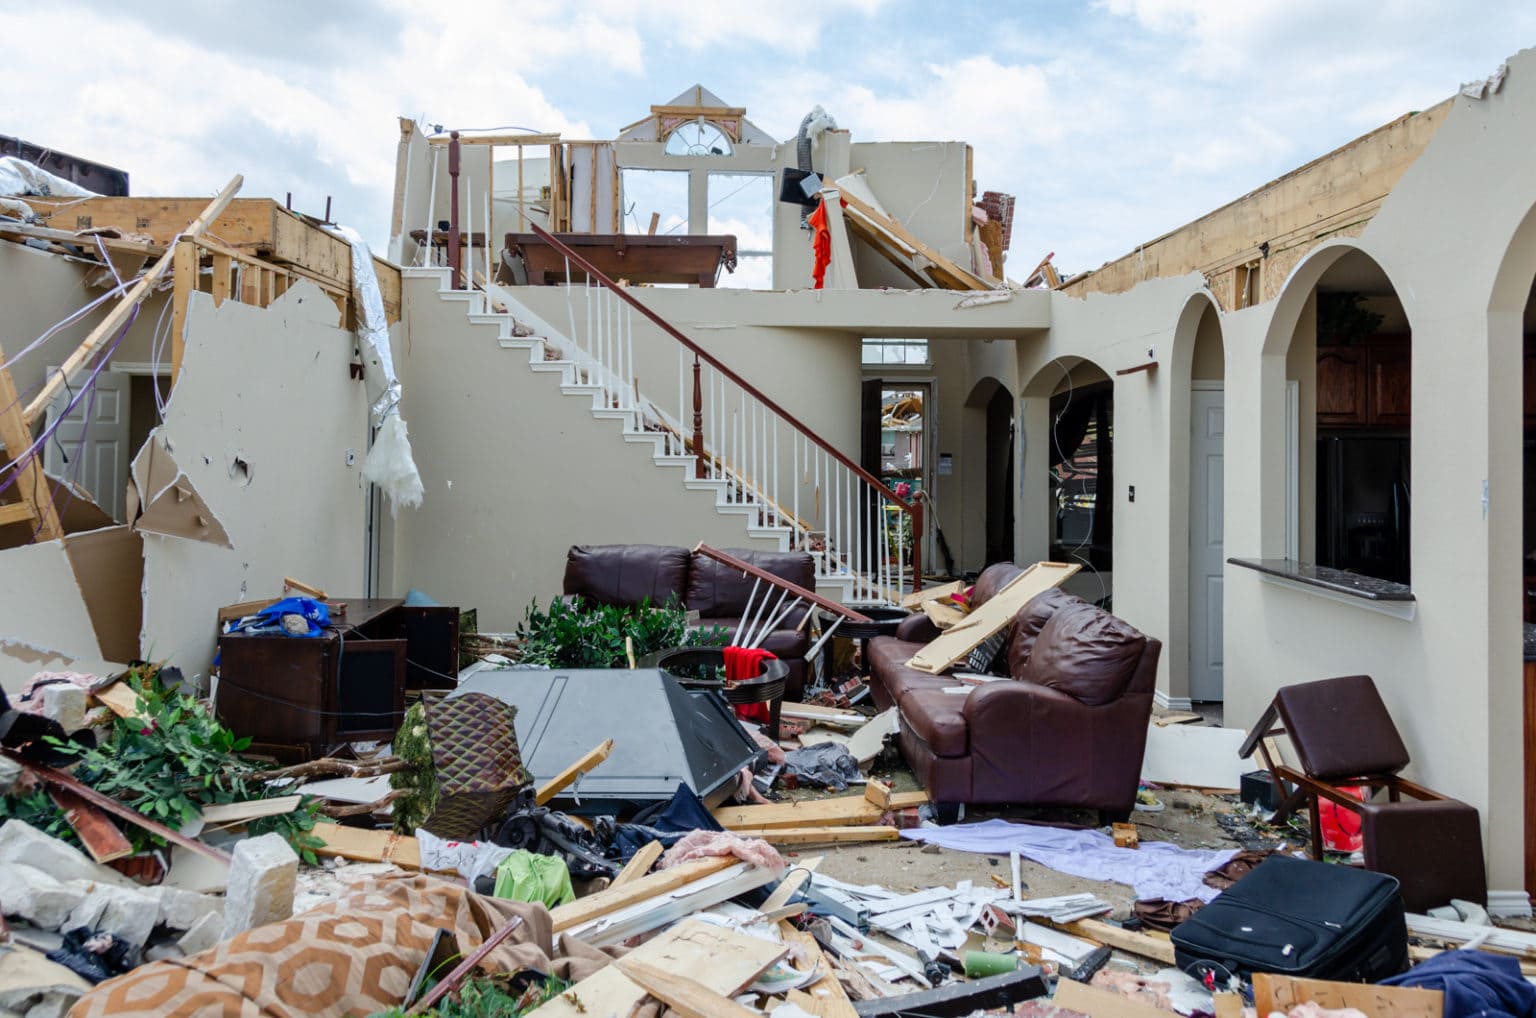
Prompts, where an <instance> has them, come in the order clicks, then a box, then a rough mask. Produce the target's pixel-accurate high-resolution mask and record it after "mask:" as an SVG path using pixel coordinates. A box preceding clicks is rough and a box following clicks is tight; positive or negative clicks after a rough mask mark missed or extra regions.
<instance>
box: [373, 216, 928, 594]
mask: <svg viewBox="0 0 1536 1018" xmlns="http://www.w3.org/2000/svg"><path fill="white" fill-rule="evenodd" d="M556 243H558V241H556ZM404 271H405V272H406V274H408V275H410V276H432V277H436V278H437V279H438V291H439V292H438V296H439V299H441V300H448V301H460V302H464V303H465V304H466V305H467V306H466V315H467V318H468V320H469V321H470V322H471V323H474V324H476V325H479V326H482V327H484V326H492V327H494V328H495V329H496V333H495V336H496V339H497V341H498V342H499V343H500V345H501V347H502V348H503V349H505V350H508V351H523V352H525V354H526V356H527V359H528V368H529V370H530V371H533V372H536V373H540V374H547V375H549V376H551V378H552V381H555V382H556V383H558V384H559V386H560V390H561V392H562V393H564V394H565V395H568V396H571V397H575V398H586V399H587V400H589V401H590V406H591V413H592V416H593V417H594V418H596V419H599V420H616V421H619V422H620V434H621V435H622V439H623V441H625V442H630V443H635V444H639V445H646V446H648V447H649V449H650V452H651V458H652V460H653V461H654V462H655V464H656V465H657V467H659V468H662V469H671V470H676V471H677V472H678V480H679V482H680V484H681V485H682V486H683V487H684V488H687V489H692V490H695V491H710V492H713V493H714V496H715V498H714V501H715V511H716V512H718V513H721V514H722V515H735V516H739V517H740V518H741V520H742V526H743V529H744V532H745V533H746V534H747V535H749V536H750V537H753V538H759V539H767V540H769V541H773V542H776V545H777V547H778V548H779V549H780V550H784V551H789V550H801V551H806V552H808V553H810V555H811V557H812V559H813V561H814V563H815V568H816V585H817V588H818V591H819V592H820V593H822V594H824V595H825V596H828V597H831V598H833V599H835V600H840V601H844V602H879V603H890V602H893V601H894V600H897V599H899V598H900V596H901V594H902V593H903V592H904V591H906V590H910V589H912V578H913V575H914V574H916V572H917V567H916V563H913V562H911V561H909V559H910V558H911V554H910V549H909V548H908V547H907V544H908V543H910V542H903V541H901V540H897V535H898V534H899V533H900V534H908V535H909V534H920V533H921V532H922V529H921V508H920V507H919V506H914V505H910V504H908V503H906V502H905V501H903V500H901V499H899V498H897V497H896V495H895V494H894V493H893V492H890V491H889V490H888V489H886V488H885V487H884V486H883V485H881V484H880V483H879V481H878V479H876V478H873V477H870V476H869V475H868V474H867V473H865V472H863V471H862V470H860V469H859V468H858V467H857V466H856V465H855V464H852V463H851V462H849V461H847V459H846V458H845V457H843V456H842V455H841V454H840V453H838V452H837V451H836V450H834V449H832V448H831V447H830V446H829V445H827V444H826V443H825V442H823V441H822V440H821V439H820V438H819V437H817V436H815V435H813V434H811V433H810V432H809V431H808V430H807V429H805V428H804V427H803V426H802V425H800V424H799V423H798V422H797V421H794V420H793V418H791V417H789V415H788V414H786V413H784V412H783V411H782V410H781V409H780V408H779V407H778V406H777V405H776V404H774V403H773V402H772V401H771V400H768V399H767V398H766V397H763V396H761V394H759V393H757V391H756V390H755V389H753V388H752V387H751V386H750V385H748V384H746V383H745V382H743V381H742V380H741V379H739V378H738V377H737V376H736V375H735V374H734V373H733V372H731V371H730V369H728V368H726V367H725V366H724V365H722V364H719V362H717V361H715V360H714V358H712V357H711V356H710V355H709V354H708V353H706V352H704V351H702V350H700V349H698V348H697V346H696V345H695V344H693V343H692V342H691V341H690V340H688V339H687V338H686V337H683V336H682V335H681V333H678V332H677V331H676V330H675V329H674V328H673V327H671V326H670V325H668V324H667V323H665V322H663V321H661V320H660V319H659V318H657V317H656V316H655V315H654V314H653V313H652V312H650V311H649V310H648V309H645V308H644V307H643V306H640V305H638V301H637V300H636V299H635V298H633V297H632V296H631V295H629V294H627V293H624V292H622V291H621V290H620V289H619V288H618V287H616V286H611V284H610V286H611V289H610V287H605V286H604V285H602V283H604V282H606V280H603V281H601V282H598V283H594V284H592V285H585V286H583V285H579V284H578V285H575V286H572V287H570V288H569V289H568V291H567V298H568V299H567V308H568V312H569V313H568V315H567V320H566V321H565V322H563V323H556V322H549V321H546V320H545V319H543V318H541V317H540V316H539V315H538V314H536V313H535V312H534V311H532V310H531V309H530V308H528V307H527V306H526V305H525V304H523V303H522V302H520V301H519V300H518V299H517V291H516V290H515V289H511V288H504V287H497V286H491V287H489V288H488V289H486V290H480V289H475V290H462V289H459V290H456V289H451V288H449V282H450V280H451V273H450V270H448V269H445V268H410V269H406V270H404ZM589 275H590V276H592V277H593V278H596V277H598V276H600V274H599V273H596V270H592V272H591V273H589ZM637 316H643V317H645V318H649V319H651V320H652V322H653V323H654V324H656V325H658V326H659V327H661V328H662V330H663V331H664V332H666V333H668V334H669V335H672V336H673V337H674V338H677V339H679V346H678V350H679V362H678V393H677V396H676V398H675V400H673V399H669V398H668V396H670V394H667V395H662V394H659V393H642V392H639V391H637V385H636V384H635V382H634V381H633V379H635V377H636V376H637V375H638V374H639V373H640V372H638V371H637V370H636V366H635V360H634V342H633V339H634V334H633V327H634V324H635V320H636V317H637ZM685 344H686V345H685ZM644 367H645V369H646V375H647V377H653V376H654V375H655V373H656V371H655V365H654V363H648V364H646V365H644ZM626 379H627V380H629V381H626ZM664 387H665V386H664ZM904 521H905V522H904Z"/></svg>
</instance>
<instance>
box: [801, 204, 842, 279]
mask: <svg viewBox="0 0 1536 1018" xmlns="http://www.w3.org/2000/svg"><path fill="white" fill-rule="evenodd" d="M838 201H839V202H842V205H843V207H844V208H847V207H848V203H847V202H845V201H843V200H842V199H841V198H839V199H838ZM806 222H807V223H809V224H810V226H811V229H812V231H814V232H813V233H812V238H811V250H812V252H813V253H814V254H815V257H816V261H815V264H813V265H812V266H811V279H812V280H813V285H812V287H811V289H813V290H820V289H821V288H822V287H823V286H825V285H826V282H827V266H828V265H831V264H832V230H831V228H830V227H829V226H828V225H827V202H826V199H825V198H823V199H822V201H821V204H820V205H817V206H816V211H815V212H812V213H811V214H810V216H809V217H807V219H806Z"/></svg>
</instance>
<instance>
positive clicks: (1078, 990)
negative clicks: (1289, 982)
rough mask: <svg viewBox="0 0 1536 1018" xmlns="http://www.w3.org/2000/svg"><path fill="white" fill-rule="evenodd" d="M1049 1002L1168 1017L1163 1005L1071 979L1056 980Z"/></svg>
mask: <svg viewBox="0 0 1536 1018" xmlns="http://www.w3.org/2000/svg"><path fill="white" fill-rule="evenodd" d="M1051 1002H1052V1003H1053V1004H1055V1005H1056V1006H1057V1007H1060V1008H1066V1009H1067V1010H1068V1011H1076V1012H1078V1013H1079V1014H1085V1015H1088V1016H1089V1018H1168V1012H1167V1011H1164V1010H1163V1009H1162V1008H1158V1007H1153V1006H1152V1005H1151V1004H1143V1003H1142V1002H1141V1001H1139V1000H1131V999H1130V998H1129V997H1122V996H1120V994H1118V993H1112V992H1110V991H1109V990H1101V989H1099V988H1098V987H1097V986H1088V985H1087V984H1085V983H1078V982H1074V981H1072V980H1071V979H1060V980H1057V982H1056V995H1055V997H1054V998H1052V1001H1051ZM1260 1013H1262V1014H1268V1013H1269V1012H1267V1011H1265V1012H1260Z"/></svg>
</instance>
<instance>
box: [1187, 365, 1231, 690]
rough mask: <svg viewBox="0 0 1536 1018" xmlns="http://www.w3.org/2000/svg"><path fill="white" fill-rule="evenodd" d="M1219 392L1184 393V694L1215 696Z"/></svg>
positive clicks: (1218, 621)
mask: <svg viewBox="0 0 1536 1018" xmlns="http://www.w3.org/2000/svg"><path fill="white" fill-rule="evenodd" d="M1222 403H1223V393H1222V391H1221V390H1220V389H1196V390H1194V391H1193V392H1191V393H1190V398H1189V409H1190V414H1189V416H1190V426H1191V431H1192V433H1191V435H1190V440H1189V698H1190V699H1191V700H1220V699H1221V698H1222V693H1221V577H1222V568H1223V558H1222V554H1221V521H1222V492H1221V481H1222V464H1221V449H1222V436H1223V434H1224V433H1225V430H1226V429H1225V427H1224V412H1223V406H1222Z"/></svg>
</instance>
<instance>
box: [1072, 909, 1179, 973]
mask: <svg viewBox="0 0 1536 1018" xmlns="http://www.w3.org/2000/svg"><path fill="white" fill-rule="evenodd" d="M1051 925H1052V926H1054V927H1056V928H1057V929H1058V930H1062V931H1064V932H1066V933H1071V934H1073V935H1074V936H1078V937H1082V938H1083V939H1085V940H1092V941H1093V942H1095V943H1097V944H1103V945H1104V946H1105V947H1113V948H1117V949H1119V950H1121V951H1125V952H1127V953H1129V954H1134V955H1139V956H1140V957H1142V958H1150V959H1152V960H1153V961H1160V962H1162V963H1163V964H1164V965H1173V964H1176V963H1175V962H1174V960H1173V942H1172V941H1169V940H1162V939H1159V938H1158V937H1151V936H1148V935H1147V934H1145V933H1135V932H1133V931H1131V930H1123V929H1121V928H1120V927H1118V926H1111V925H1110V924H1109V923H1106V922H1101V921H1100V920H1098V919H1079V920H1077V921H1076V922H1071V923H1052V924H1051Z"/></svg>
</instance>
